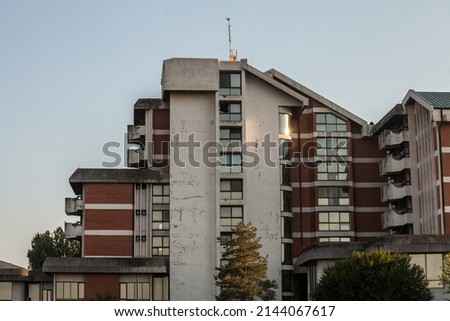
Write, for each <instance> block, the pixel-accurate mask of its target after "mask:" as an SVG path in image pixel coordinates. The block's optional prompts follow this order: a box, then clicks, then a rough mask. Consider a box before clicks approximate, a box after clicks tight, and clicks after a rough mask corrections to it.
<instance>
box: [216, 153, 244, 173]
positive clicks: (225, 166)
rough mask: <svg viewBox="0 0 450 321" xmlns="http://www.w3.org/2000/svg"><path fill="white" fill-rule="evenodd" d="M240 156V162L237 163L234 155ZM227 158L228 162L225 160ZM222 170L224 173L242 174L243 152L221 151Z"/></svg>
mask: <svg viewBox="0 0 450 321" xmlns="http://www.w3.org/2000/svg"><path fill="white" fill-rule="evenodd" d="M236 156H237V157H238V158H239V163H235V162H234V161H235V159H234V157H236ZM225 160H226V162H224V161H225ZM219 161H220V172H221V173H222V174H240V173H242V154H241V153H220V160H219Z"/></svg>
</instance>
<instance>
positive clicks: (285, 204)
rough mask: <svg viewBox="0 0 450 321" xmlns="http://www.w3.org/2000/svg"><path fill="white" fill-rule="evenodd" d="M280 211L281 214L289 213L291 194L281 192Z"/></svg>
mask: <svg viewBox="0 0 450 321" xmlns="http://www.w3.org/2000/svg"><path fill="white" fill-rule="evenodd" d="M280 205H281V206H280V209H281V211H283V212H291V211H292V209H291V192H290V191H281V198H280Z"/></svg>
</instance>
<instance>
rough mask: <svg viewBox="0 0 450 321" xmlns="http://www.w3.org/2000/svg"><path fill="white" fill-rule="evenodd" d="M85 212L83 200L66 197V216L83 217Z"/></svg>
mask: <svg viewBox="0 0 450 321" xmlns="http://www.w3.org/2000/svg"><path fill="white" fill-rule="evenodd" d="M82 210H83V200H82V199H80V198H77V197H75V198H71V197H66V214H67V215H81V211H82Z"/></svg>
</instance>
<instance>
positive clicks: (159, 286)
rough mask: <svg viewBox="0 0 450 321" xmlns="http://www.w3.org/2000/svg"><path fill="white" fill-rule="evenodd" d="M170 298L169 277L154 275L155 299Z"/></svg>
mask: <svg viewBox="0 0 450 321" xmlns="http://www.w3.org/2000/svg"><path fill="white" fill-rule="evenodd" d="M168 300H169V277H168V276H154V277H153V301H168Z"/></svg>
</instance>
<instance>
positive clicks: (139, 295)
mask: <svg viewBox="0 0 450 321" xmlns="http://www.w3.org/2000/svg"><path fill="white" fill-rule="evenodd" d="M120 299H121V300H136V301H140V300H150V283H149V282H127V283H120Z"/></svg>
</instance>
